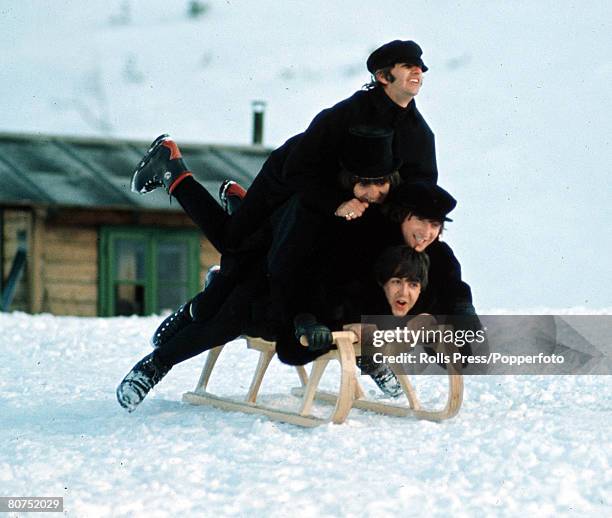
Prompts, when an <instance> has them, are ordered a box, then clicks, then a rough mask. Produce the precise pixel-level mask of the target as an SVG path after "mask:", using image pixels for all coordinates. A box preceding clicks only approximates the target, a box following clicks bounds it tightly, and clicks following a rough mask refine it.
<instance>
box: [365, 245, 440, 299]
mask: <svg viewBox="0 0 612 518" xmlns="http://www.w3.org/2000/svg"><path fill="white" fill-rule="evenodd" d="M428 271H429V257H428V256H427V254H425V253H424V252H417V251H416V250H414V249H412V248H410V247H409V246H406V245H400V246H392V247H389V248H386V249H385V250H383V252H382V253H381V254H380V256H379V257H378V259H377V261H376V264H375V265H374V274H375V276H376V282H378V284H380V285H381V286H382V285H383V284H385V283H386V282H387V281H388V280H389V279H391V278H393V277H399V278H400V279H409V280H411V281H413V282H419V283H421V289H425V288H426V287H427V281H428V277H427V272H428Z"/></svg>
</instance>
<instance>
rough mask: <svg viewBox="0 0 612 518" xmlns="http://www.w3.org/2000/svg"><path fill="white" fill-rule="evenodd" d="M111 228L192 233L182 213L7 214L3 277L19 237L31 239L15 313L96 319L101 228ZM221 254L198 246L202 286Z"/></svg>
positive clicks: (38, 211) (73, 211)
mask: <svg viewBox="0 0 612 518" xmlns="http://www.w3.org/2000/svg"><path fill="white" fill-rule="evenodd" d="M102 225H111V226H115V225H116V226H124V225H125V226H132V225H144V226H160V227H175V228H183V229H184V228H190V229H192V228H194V225H193V223H191V221H190V220H189V219H188V218H187V217H186V216H185V215H183V214H179V213H154V212H152V213H140V212H139V213H135V212H132V211H109V210H107V211H102V210H100V211H98V210H93V209H92V210H76V209H64V210H51V211H50V210H41V209H26V210H13V209H11V210H4V230H3V239H2V246H3V258H4V260H3V269H2V270H3V275H4V278H6V277H7V276H8V272H9V270H10V267H11V263H12V260H13V257H14V256H15V251H16V250H17V233H18V231H20V230H24V231H26V232H27V235H28V261H27V265H26V271H25V272H24V274H23V276H22V278H21V281H20V283H19V286H18V289H17V292H16V294H15V299H14V301H13V304H12V305H11V310H12V311H26V312H31V313H40V312H44V313H51V314H54V315H75V316H96V315H97V313H98V285H99V263H100V261H99V257H98V254H99V251H98V240H99V229H100V226H102ZM213 264H219V254H218V253H217V252H216V251H215V250H214V248H213V247H212V245H211V244H210V243H209V242H208V240H206V239H205V238H202V239H201V242H200V267H201V284H200V285H203V281H204V276H205V275H206V270H207V269H208V267H209V266H211V265H213Z"/></svg>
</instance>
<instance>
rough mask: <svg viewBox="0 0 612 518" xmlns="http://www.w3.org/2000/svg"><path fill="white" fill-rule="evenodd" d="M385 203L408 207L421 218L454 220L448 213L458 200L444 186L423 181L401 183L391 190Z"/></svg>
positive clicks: (392, 205) (391, 205)
mask: <svg viewBox="0 0 612 518" xmlns="http://www.w3.org/2000/svg"><path fill="white" fill-rule="evenodd" d="M385 203H386V204H388V205H389V206H390V207H397V208H402V209H408V210H409V211H410V212H412V213H414V215H415V216H418V217H420V218H426V219H433V220H438V221H453V220H452V219H450V218H448V217H447V215H448V213H449V212H451V211H452V210H453V209H454V208H455V207H456V206H457V200H455V198H453V197H452V196H451V195H450V194H449V193H448V192H447V191H445V190H444V189H442V187H440V186H439V185H435V184H432V183H430V182H423V181H417V182H407V183H402V184H400V185H399V186H398V187H396V188H395V189H394V190H393V191H391V193H390V194H389V196H388V198H387V200H386V202H385Z"/></svg>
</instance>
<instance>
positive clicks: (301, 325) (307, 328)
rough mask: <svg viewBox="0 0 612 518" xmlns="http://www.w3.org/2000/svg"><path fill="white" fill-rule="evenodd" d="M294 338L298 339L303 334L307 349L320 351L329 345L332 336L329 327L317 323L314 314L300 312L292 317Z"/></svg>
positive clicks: (331, 341)
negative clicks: (306, 341)
mask: <svg viewBox="0 0 612 518" xmlns="http://www.w3.org/2000/svg"><path fill="white" fill-rule="evenodd" d="M293 325H294V328H295V338H296V340H299V339H300V337H301V336H305V337H306V339H307V340H308V349H309V350H311V351H322V350H324V349H328V348H329V347H331V345H332V343H333V337H332V333H331V330H330V329H329V327H326V326H324V325H323V324H319V323H318V322H317V319H316V318H315V316H314V315H312V314H310V313H300V314H299V315H297V316H296V317H295V318H294V319H293Z"/></svg>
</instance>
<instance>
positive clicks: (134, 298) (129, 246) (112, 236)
mask: <svg viewBox="0 0 612 518" xmlns="http://www.w3.org/2000/svg"><path fill="white" fill-rule="evenodd" d="M199 250H200V240H199V236H198V233H197V232H196V231H184V230H174V231H173V230H159V229H153V228H144V229H143V228H123V227H105V228H103V229H102V230H101V238H100V314H101V315H103V316H118V315H150V314H154V313H156V314H158V313H165V312H168V311H174V310H175V309H176V308H177V307H178V306H180V305H181V304H182V303H183V302H185V301H186V300H187V299H188V298H190V297H193V296H194V295H195V294H196V293H197V292H198V291H199V276H200V268H199Z"/></svg>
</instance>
